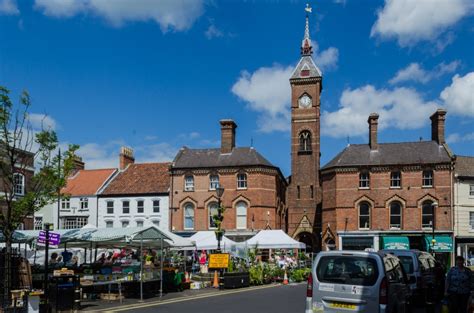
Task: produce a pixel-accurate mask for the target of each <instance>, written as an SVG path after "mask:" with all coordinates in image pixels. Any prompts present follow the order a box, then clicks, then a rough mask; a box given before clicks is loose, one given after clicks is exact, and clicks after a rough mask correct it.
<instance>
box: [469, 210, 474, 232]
mask: <svg viewBox="0 0 474 313" xmlns="http://www.w3.org/2000/svg"><path fill="white" fill-rule="evenodd" d="M469 230H470V231H474V211H470V212H469Z"/></svg>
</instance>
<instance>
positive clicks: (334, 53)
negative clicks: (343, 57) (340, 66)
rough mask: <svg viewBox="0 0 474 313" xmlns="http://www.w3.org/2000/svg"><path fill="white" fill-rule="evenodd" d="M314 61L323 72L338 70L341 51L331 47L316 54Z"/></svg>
mask: <svg viewBox="0 0 474 313" xmlns="http://www.w3.org/2000/svg"><path fill="white" fill-rule="evenodd" d="M314 60H315V62H316V64H317V65H318V66H319V67H320V68H321V70H323V71H325V70H331V69H335V68H337V62H338V60H339V50H338V49H337V48H334V47H330V48H328V49H326V50H323V51H321V52H320V53H318V54H316V56H315V59H314Z"/></svg>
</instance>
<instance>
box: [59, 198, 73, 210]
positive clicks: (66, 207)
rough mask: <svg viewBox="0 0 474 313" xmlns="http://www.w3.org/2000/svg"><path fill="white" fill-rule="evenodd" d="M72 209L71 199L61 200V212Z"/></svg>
mask: <svg viewBox="0 0 474 313" xmlns="http://www.w3.org/2000/svg"><path fill="white" fill-rule="evenodd" d="M70 209H71V199H70V198H69V197H64V198H61V210H70Z"/></svg>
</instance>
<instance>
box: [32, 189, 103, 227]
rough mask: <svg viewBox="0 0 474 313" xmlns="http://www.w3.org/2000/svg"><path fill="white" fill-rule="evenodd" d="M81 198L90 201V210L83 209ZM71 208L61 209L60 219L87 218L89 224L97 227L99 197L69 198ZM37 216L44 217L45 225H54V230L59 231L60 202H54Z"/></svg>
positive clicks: (37, 213) (36, 214)
mask: <svg viewBox="0 0 474 313" xmlns="http://www.w3.org/2000/svg"><path fill="white" fill-rule="evenodd" d="M81 198H87V199H88V204H89V205H88V208H87V209H81V205H80V201H81ZM69 202H70V208H69V209H62V208H61V209H60V212H59V217H60V218H64V217H71V218H74V217H87V218H88V221H87V223H88V224H92V225H97V197H96V196H80V197H79V196H78V197H69ZM35 216H42V217H43V223H53V225H54V229H58V225H57V221H58V202H57V201H56V202H53V203H51V204H48V205H47V206H45V207H43V208H42V209H41V210H39V211H38V212H36V213H35Z"/></svg>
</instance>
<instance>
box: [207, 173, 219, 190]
mask: <svg viewBox="0 0 474 313" xmlns="http://www.w3.org/2000/svg"><path fill="white" fill-rule="evenodd" d="M217 188H219V175H217V174H211V175H209V190H216V189H217Z"/></svg>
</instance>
